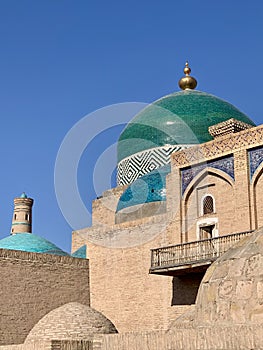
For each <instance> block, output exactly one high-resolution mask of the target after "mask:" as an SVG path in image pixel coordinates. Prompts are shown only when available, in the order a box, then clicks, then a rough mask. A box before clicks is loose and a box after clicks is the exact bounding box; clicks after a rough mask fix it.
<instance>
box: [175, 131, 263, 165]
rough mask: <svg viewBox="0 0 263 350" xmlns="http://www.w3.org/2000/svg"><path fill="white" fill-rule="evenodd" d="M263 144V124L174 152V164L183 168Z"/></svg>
mask: <svg viewBox="0 0 263 350" xmlns="http://www.w3.org/2000/svg"><path fill="white" fill-rule="evenodd" d="M261 145H263V125H260V126H257V127H253V128H250V129H247V130H243V131H240V132H239V133H236V134H234V135H233V134H231V135H225V136H222V137H220V138H218V139H215V140H212V141H209V142H206V143H204V144H200V145H198V146H193V147H191V148H189V149H186V150H183V151H179V152H176V153H173V154H172V155H171V158H172V164H173V165H174V166H176V167H179V168H182V167H186V166H190V165H193V164H197V163H200V162H202V161H205V160H209V159H213V158H217V157H222V156H227V155H229V154H231V153H233V151H236V150H239V149H242V148H252V147H257V146H261Z"/></svg>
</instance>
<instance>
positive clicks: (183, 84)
mask: <svg viewBox="0 0 263 350" xmlns="http://www.w3.org/2000/svg"><path fill="white" fill-rule="evenodd" d="M190 73H191V68H190V67H189V63H188V62H186V63H185V67H184V74H185V76H184V77H182V78H181V79H180V80H179V82H178V85H179V87H180V88H181V89H182V90H194V89H195V88H196V86H197V81H196V79H195V78H194V77H191V76H190Z"/></svg>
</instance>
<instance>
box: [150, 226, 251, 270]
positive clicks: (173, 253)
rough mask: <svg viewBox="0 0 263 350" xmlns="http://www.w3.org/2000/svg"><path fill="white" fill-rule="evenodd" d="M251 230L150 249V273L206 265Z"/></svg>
mask: <svg viewBox="0 0 263 350" xmlns="http://www.w3.org/2000/svg"><path fill="white" fill-rule="evenodd" d="M252 232H253V231H246V232H240V233H234V234H229V235H226V236H219V237H215V238H210V239H204V240H200V241H194V242H190V243H183V244H177V245H173V246H168V247H162V248H157V249H152V250H151V268H150V273H158V270H159V271H160V270H162V269H164V270H169V269H170V270H171V269H173V270H176V268H178V269H181V268H182V267H183V266H185V268H187V267H192V266H193V265H199V266H200V265H202V264H203V265H207V264H209V263H211V262H213V261H214V260H216V259H217V258H218V257H220V256H221V255H222V254H223V253H225V252H226V251H227V250H228V249H229V248H230V247H231V246H233V244H235V243H236V242H238V241H240V240H241V239H242V238H244V237H246V236H248V235H250V234H251V233H252Z"/></svg>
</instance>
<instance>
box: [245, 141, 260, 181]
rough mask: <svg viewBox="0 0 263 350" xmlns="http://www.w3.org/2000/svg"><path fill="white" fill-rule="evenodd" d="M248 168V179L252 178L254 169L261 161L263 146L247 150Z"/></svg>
mask: <svg viewBox="0 0 263 350" xmlns="http://www.w3.org/2000/svg"><path fill="white" fill-rule="evenodd" d="M248 157H249V168H250V180H251V179H252V177H253V175H254V174H255V171H256V170H257V168H258V167H259V166H260V164H261V163H262V162H263V147H262V146H261V147H259V148H253V149H251V150H249V151H248Z"/></svg>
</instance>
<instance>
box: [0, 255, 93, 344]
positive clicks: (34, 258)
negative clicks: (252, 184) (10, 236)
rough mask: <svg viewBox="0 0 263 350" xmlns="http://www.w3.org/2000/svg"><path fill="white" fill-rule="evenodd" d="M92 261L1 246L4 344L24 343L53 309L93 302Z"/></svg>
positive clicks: (0, 334)
mask: <svg viewBox="0 0 263 350" xmlns="http://www.w3.org/2000/svg"><path fill="white" fill-rule="evenodd" d="M88 264H89V262H88V260H85V259H77V258H72V257H67V256H56V255H50V254H37V253H28V252H21V251H12V250H5V249H0V283H1V287H0V345H7V344H22V343H23V342H24V340H25V338H26V336H27V334H28V333H29V331H30V330H31V328H33V326H34V325H35V324H36V323H37V322H38V321H39V320H40V319H41V318H42V317H43V316H44V315H45V314H47V313H48V312H49V311H51V310H53V309H55V308H57V307H59V306H61V305H63V304H65V303H68V302H79V303H82V304H86V305H89V303H90V296H89V265H88Z"/></svg>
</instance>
